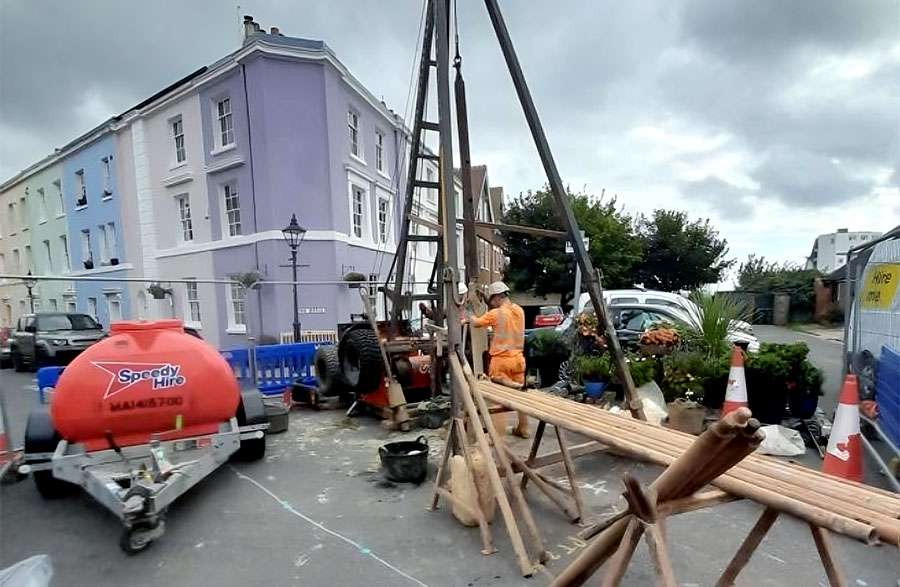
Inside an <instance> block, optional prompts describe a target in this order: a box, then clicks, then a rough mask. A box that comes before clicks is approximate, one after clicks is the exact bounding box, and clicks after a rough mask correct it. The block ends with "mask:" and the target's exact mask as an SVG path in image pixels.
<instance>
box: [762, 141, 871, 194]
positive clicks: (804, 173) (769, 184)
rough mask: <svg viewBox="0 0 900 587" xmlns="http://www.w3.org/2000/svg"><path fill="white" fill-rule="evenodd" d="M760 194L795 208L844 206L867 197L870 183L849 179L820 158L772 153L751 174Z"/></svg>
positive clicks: (832, 162) (833, 164) (819, 156)
mask: <svg viewBox="0 0 900 587" xmlns="http://www.w3.org/2000/svg"><path fill="white" fill-rule="evenodd" d="M752 177H753V179H755V180H756V181H758V182H759V184H760V192H761V193H762V194H768V193H771V194H773V195H775V196H777V197H778V198H779V199H781V200H782V201H784V202H786V203H788V204H793V205H799V206H814V205H816V206H829V205H833V204H838V203H842V202H843V203H848V202H851V201H852V200H854V199H856V198H859V197H862V196H866V195H868V194H869V193H870V191H871V189H872V187H873V182H872V181H871V180H865V179H859V178H855V177H852V176H851V175H850V174H849V173H848V172H847V170H846V169H844V168H843V166H842V165H841V164H840V163H839V162H835V161H832V160H830V159H829V158H827V157H825V156H822V155H814V154H811V153H806V152H793V151H786V150H775V151H773V152H772V153H771V154H770V155H769V156H768V157H767V158H766V160H765V161H764V162H763V163H762V164H761V165H760V166H759V167H757V168H756V170H755V171H754V172H753V173H752Z"/></svg>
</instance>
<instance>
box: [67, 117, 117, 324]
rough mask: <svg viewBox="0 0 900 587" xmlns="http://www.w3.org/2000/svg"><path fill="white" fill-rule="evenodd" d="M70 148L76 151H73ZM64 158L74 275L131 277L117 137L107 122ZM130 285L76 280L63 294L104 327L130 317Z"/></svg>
mask: <svg viewBox="0 0 900 587" xmlns="http://www.w3.org/2000/svg"><path fill="white" fill-rule="evenodd" d="M70 149H71V150H70ZM62 150H63V151H64V152H67V153H66V155H65V156H64V158H63V160H62V177H61V180H62V192H63V199H64V202H65V210H66V218H67V223H66V224H67V226H68V241H69V242H68V246H69V255H70V257H71V265H72V271H71V274H72V275H77V276H91V277H103V278H107V279H115V278H119V277H126V276H127V273H128V270H129V269H130V268H131V265H130V264H129V263H128V262H127V261H128V260H127V259H126V258H125V247H124V244H123V242H124V241H123V238H122V221H121V217H122V215H121V213H120V204H121V201H120V194H119V193H118V190H117V188H116V186H117V182H116V159H115V136H114V133H113V132H111V131H110V129H109V127H108V125H106V124H104V125H102V126H100V127H98V128H97V129H94V130H93V131H91V132H89V133H87V134H86V135H84V136H82V137H81V138H79V139H76V140H75V141H73V143H72V144H71V146H70V147H66V148H64V149H62ZM128 297H129V296H128V286H127V284H126V283H123V282H116V281H77V282H76V283H75V286H74V289H73V290H68V291H67V292H66V293H65V294H64V298H65V302H66V309H67V310H69V311H71V310H72V309H73V308H72V302H74V304H75V309H76V310H77V311H78V312H84V313H86V314H90V315H92V316H94V317H95V318H97V319H98V320H99V321H100V323H101V324H103V325H104V326H108V325H109V323H110V322H115V321H117V320H121V319H122V318H127V317H129V316H130V309H129V307H128V306H129V302H128Z"/></svg>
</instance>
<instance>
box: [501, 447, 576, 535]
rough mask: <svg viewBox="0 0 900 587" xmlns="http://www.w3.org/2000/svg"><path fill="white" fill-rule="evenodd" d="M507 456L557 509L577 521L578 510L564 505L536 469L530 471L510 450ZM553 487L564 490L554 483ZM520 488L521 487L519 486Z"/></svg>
mask: <svg viewBox="0 0 900 587" xmlns="http://www.w3.org/2000/svg"><path fill="white" fill-rule="evenodd" d="M507 456H508V457H509V458H510V460H511V461H512V464H513V465H515V467H516V468H517V469H518V470H520V471H522V473H523V474H524V475H525V476H527V477H528V478H529V479H531V480H532V481H534V484H535V485H536V486H537V487H538V489H540V490H541V491H543V492H544V494H546V496H547V497H549V498H550V501H552V502H553V503H554V504H556V507H558V508H559V509H561V510H562V512H563V513H564V514H565V515H566V517H568V518H569V519H571V520H572V521H573V522H577V521H578V518H579V515H578V512H574V511H572V510H571V509H569V506H568V505H566V502H565V501H563V500H562V498H561V497H559V496H558V495H557V494H556V493H554V492H553V489H554V487H551V486H550V485H549V484H548V483H546V482H545V480H544V478H543V477H542V476H541V475H539V474H538V473H537V472H536V471H532V470H531V467H529V466H528V465H526V464H525V463H524V462H523V461H522V460H520V459H519V457H517V456H516V455H514V454H513V453H512V452H509V453H508V454H507ZM510 483H515V480H514V479H510ZM555 489H556V490H557V491H565V490H563V489H562V488H560V487H559V486H556V485H555ZM520 490H521V488H520ZM565 492H566V493H568V492H567V491H565Z"/></svg>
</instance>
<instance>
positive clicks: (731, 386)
mask: <svg viewBox="0 0 900 587" xmlns="http://www.w3.org/2000/svg"><path fill="white" fill-rule="evenodd" d="M746 407H747V379H746V378H745V377H744V353H742V352H741V349H740V347H738V346H737V345H734V349H733V350H732V351H731V371H729V372H728V387H727V388H726V389H725V403H724V404H722V414H721V415H722V416H724V415H725V414H727V413H729V412H733V411H735V410H736V409H738V408H746Z"/></svg>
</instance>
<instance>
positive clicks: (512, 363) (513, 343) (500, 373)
mask: <svg viewBox="0 0 900 587" xmlns="http://www.w3.org/2000/svg"><path fill="white" fill-rule="evenodd" d="M488 306H490V308H491V309H490V310H488V311H487V312H486V313H485V314H484V315H483V316H471V317H470V318H469V321H470V322H471V324H472V326H474V327H475V328H487V327H488V326H490V327H491V328H492V329H493V331H494V336H493V337H492V338H491V346H490V348H489V349H488V355H490V363H489V364H488V377H490V379H491V381H494V382H495V383H500V384H502V385H507V386H509V387H514V388H518V389H521V388H523V387H524V386H525V354H524V348H525V312H524V311H523V310H522V307H521V306H519V305H518V304H514V303H512V302H511V301H510V299H509V288H508V287H506V284H505V283H503V282H502V281H495V282H494V283H492V284H491V285H490V286H488ZM513 433H514V434H515V435H517V436H521V437H523V438H527V436H528V418H527V417H526V416H525V414H523V413H522V412H519V423H518V426H516V428H515V430H514V431H513Z"/></svg>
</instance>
